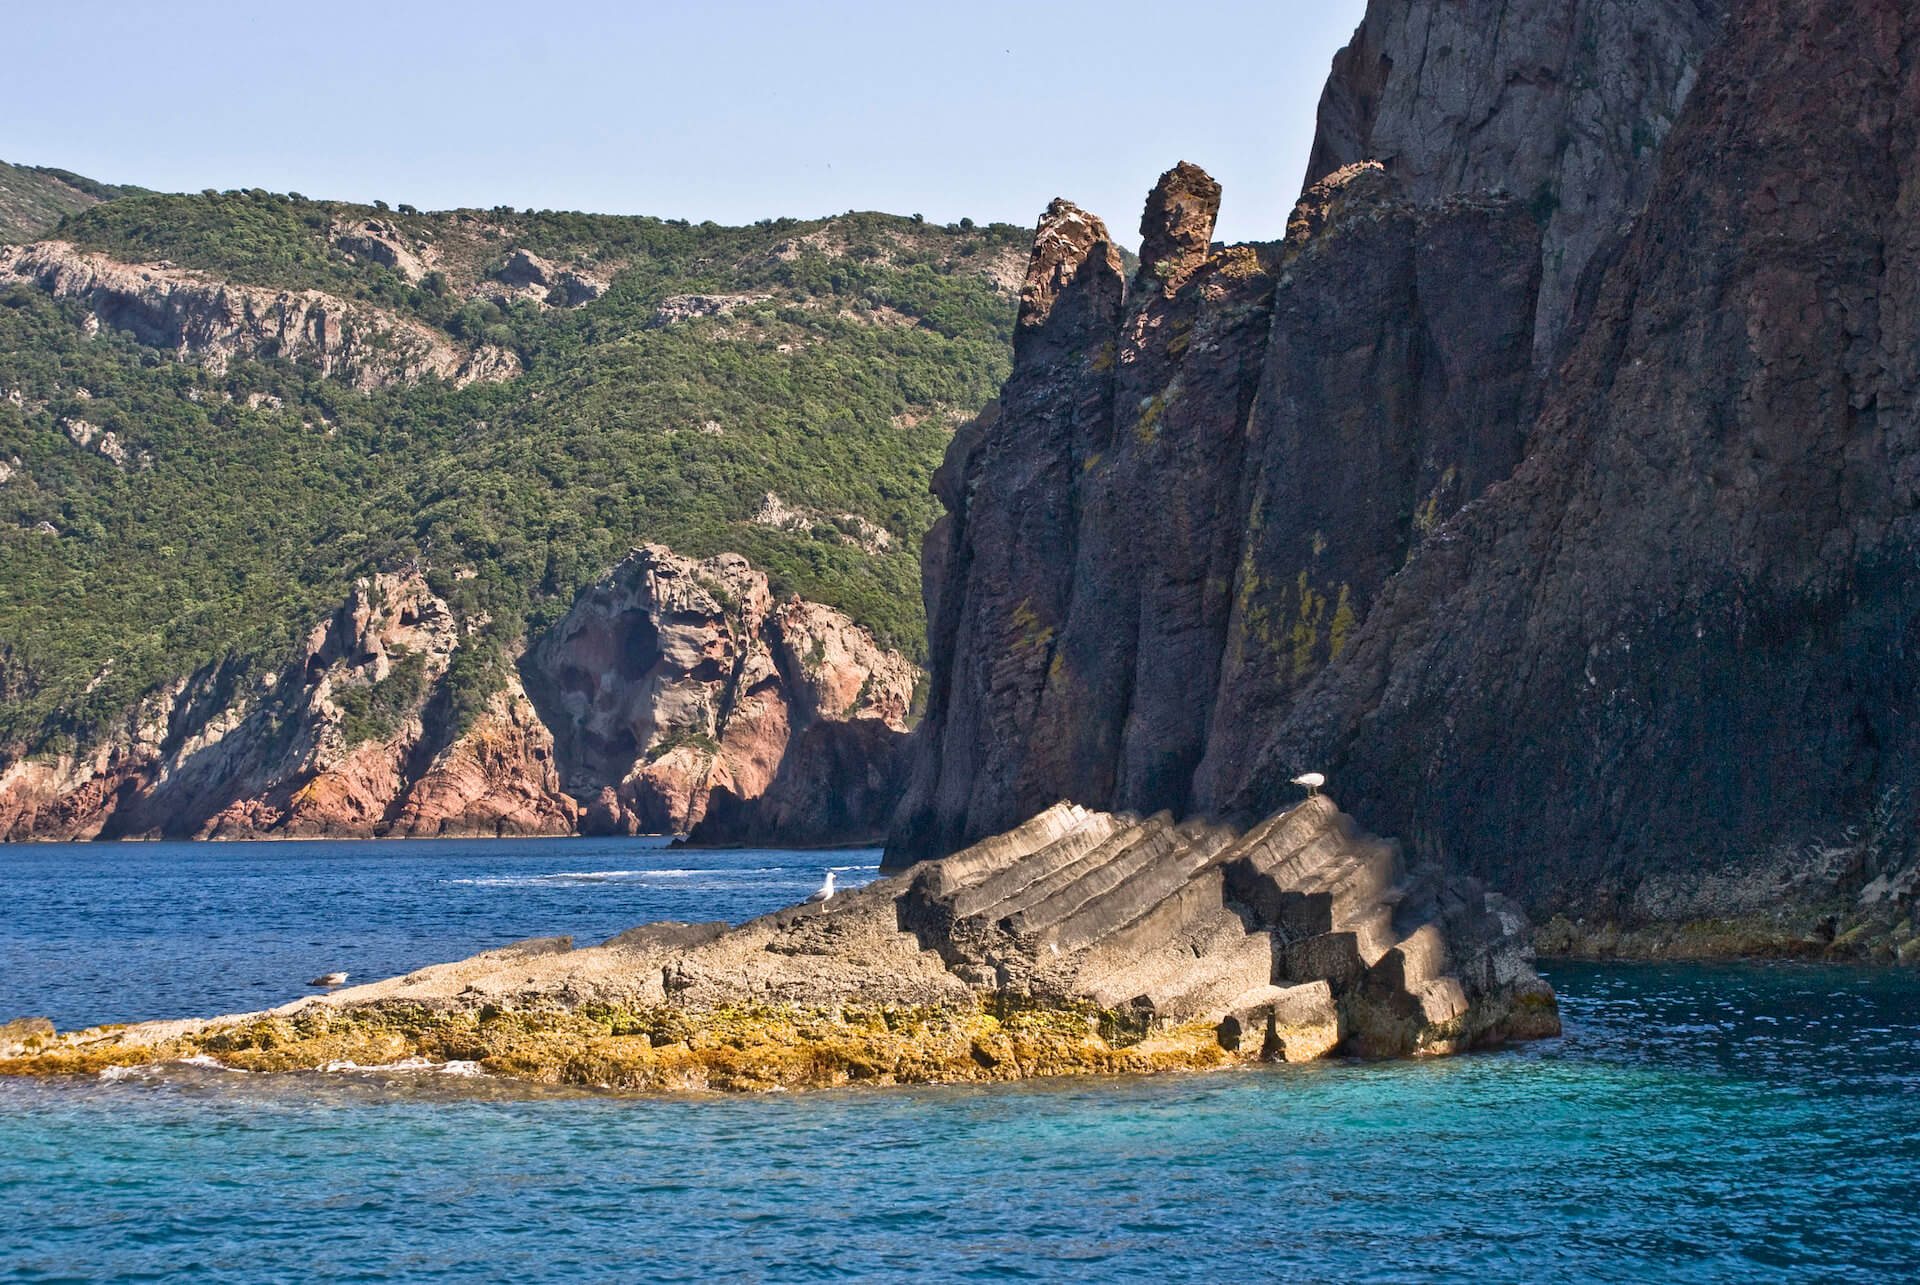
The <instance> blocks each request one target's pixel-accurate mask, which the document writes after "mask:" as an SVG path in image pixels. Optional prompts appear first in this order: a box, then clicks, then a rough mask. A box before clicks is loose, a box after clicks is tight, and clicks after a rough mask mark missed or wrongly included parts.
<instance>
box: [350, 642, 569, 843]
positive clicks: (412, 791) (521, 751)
mask: <svg viewBox="0 0 1920 1285" xmlns="http://www.w3.org/2000/svg"><path fill="white" fill-rule="evenodd" d="M578 817H579V809H578V807H577V805H575V804H574V802H573V800H572V799H571V798H569V797H568V796H567V795H566V794H565V793H564V792H563V791H562V790H561V788H560V772H559V768H558V766H557V765H556V761H555V758H554V753H553V735H552V733H550V732H548V731H547V728H546V725H545V724H543V723H542V722H541V721H540V718H539V715H538V714H536V713H535V712H534V708H533V702H531V701H529V700H528V699H527V694H526V692H525V691H524V690H523V689H522V688H521V686H520V680H519V678H518V677H517V676H514V677H509V678H508V679H507V680H506V685H505V686H504V687H503V688H502V689H501V690H500V691H497V692H495V693H494V694H493V696H492V697H491V698H490V699H489V700H488V703H487V707H486V709H485V710H484V711H483V712H482V713H481V714H480V716H479V717H478V718H477V719H475V720H474V724H473V726H472V727H470V728H469V729H467V731H466V732H465V733H464V734H462V735H461V736H459V737H457V738H455V739H454V741H453V742H452V743H451V744H450V745H448V746H446V747H445V748H444V749H442V750H441V751H440V752H439V753H437V754H435V755H434V757H433V759H432V761H431V762H430V763H429V764H428V766H427V769H426V771H425V772H423V773H421V774H420V776H419V778H418V779H417V780H415V781H414V782H413V784H412V786H411V787H410V788H409V789H408V790H407V792H406V794H405V796H404V797H403V798H402V799H401V802H400V808H399V812H398V813H397V815H395V816H394V820H393V823H392V825H391V827H390V828H389V829H388V830H387V833H388V835H390V836H392V837H395V838H407V839H415V838H458V837H468V836H477V835H531V834H567V833H570V832H572V830H573V828H574V825H575V822H576V821H577V820H578Z"/></svg>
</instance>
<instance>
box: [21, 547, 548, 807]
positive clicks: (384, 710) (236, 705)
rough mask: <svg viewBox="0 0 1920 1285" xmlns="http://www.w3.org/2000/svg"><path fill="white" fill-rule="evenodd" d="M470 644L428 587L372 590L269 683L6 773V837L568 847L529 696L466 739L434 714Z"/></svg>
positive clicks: (241, 685)
mask: <svg viewBox="0 0 1920 1285" xmlns="http://www.w3.org/2000/svg"><path fill="white" fill-rule="evenodd" d="M461 645H462V635H461V633H460V631H459V629H458V627H457V626H456V624H455V621H454V618H453V613H452V612H451V611H450V610H449V609H448V607H447V604H446V603H445V602H444V601H442V600H441V599H439V598H438V597H436V596H435V595H434V594H433V593H432V592H431V591H430V590H429V589H428V588H427V586H426V584H425V583H424V581H422V580H421V578H420V577H419V576H418V575H415V574H392V575H382V576H379V577H376V578H374V579H372V580H369V581H363V582H362V583H361V584H360V585H359V586H358V587H357V588H356V589H355V591H354V593H353V594H352V596H351V597H350V598H349V599H348V601H347V602H346V603H345V604H344V605H343V606H342V607H341V608H340V609H339V610H338V611H337V612H335V613H334V614H333V615H332V616H330V617H329V618H327V619H326V620H324V621H321V622H320V623H319V624H317V625H315V627H314V629H313V631H312V633H311V635H310V636H309V637H308V639H307V641H306V643H305V645H304V647H303V648H302V649H301V650H300V651H299V653H298V654H297V655H296V656H295V657H294V658H293V659H292V661H291V663H290V664H289V665H288V666H287V667H286V668H285V669H284V670H283V671H281V672H280V673H278V674H275V675H272V676H270V677H267V678H264V679H262V678H259V677H256V676H251V675H247V674H245V673H242V672H240V671H238V670H237V669H235V668H234V667H231V666H228V667H219V668H214V669H211V670H209V671H207V672H204V673H201V674H198V675H195V676H194V677H192V678H191V679H186V680H182V681H180V682H178V683H176V684H174V685H172V686H170V687H168V688H166V689H163V690H161V691H160V692H157V693H155V694H154V695H153V696H151V697H149V698H148V699H147V700H146V701H145V702H143V703H142V704H141V706H140V707H139V708H138V710H137V711H136V712H135V714H134V716H133V717H132V718H131V719H130V720H129V723H128V725H127V726H126V727H125V728H124V729H122V730H121V731H119V732H117V733H116V734H114V735H113V736H110V737H108V738H106V739H105V740H104V741H103V742H102V743H101V744H100V745H99V746H97V747H95V748H94V749H93V750H92V751H91V752H90V753H89V754H87V755H85V756H83V757H79V758H75V757H73V756H63V757H61V758H57V759H54V760H51V761H34V760H20V761H16V762H14V763H11V764H9V765H8V766H7V767H6V768H5V769H4V771H0V834H4V836H5V837H7V838H9V839H30V838H31V839H92V838H119V837H128V836H150V835H154V836H157V835H164V836H169V837H193V838H255V837H262V836H269V835H271V836H285V837H309V838H321V837H328V838H366V837H371V836H374V835H384V834H389V833H396V832H397V833H400V834H426V835H449V836H452V835H481V834H484V835H492V834H503V833H504V834H564V833H568V832H570V831H571V830H572V828H573V822H574V817H575V814H576V812H577V809H576V807H575V805H574V803H573V801H572V800H571V799H570V798H568V797H567V796H566V795H564V794H562V793H560V792H559V789H558V781H557V777H556V774H555V770H554V765H553V754H552V742H551V738H549V737H548V736H547V735H546V732H545V729H544V728H542V727H541V726H540V724H539V722H538V720H537V719H535V718H534V717H533V716H532V709H531V706H530V705H529V704H528V702H527V700H526V697H525V695H524V693H522V692H521V691H520V690H519V687H518V684H517V683H512V682H510V683H509V684H508V686H507V687H506V689H505V690H503V691H501V692H498V693H496V694H495V695H494V696H493V698H492V702H491V704H490V705H489V706H488V708H487V709H486V710H485V711H484V712H483V713H482V714H481V716H480V717H479V718H478V719H477V720H476V721H475V722H474V724H473V725H472V726H471V727H469V728H465V729H453V728H449V727H446V726H444V721H445V720H444V718H442V717H441V715H440V714H439V713H438V712H437V711H438V709H439V707H438V706H437V705H436V703H435V702H436V699H437V697H438V693H439V686H440V682H441V679H442V678H443V677H444V676H445V674H446V672H447V668H448V665H449V663H450V662H451V659H452V656H453V654H454V652H455V651H456V650H457V649H458V648H459V647H460V646H461Z"/></svg>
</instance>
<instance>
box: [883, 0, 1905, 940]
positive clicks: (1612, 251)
mask: <svg viewBox="0 0 1920 1285" xmlns="http://www.w3.org/2000/svg"><path fill="white" fill-rule="evenodd" d="M1496 8H1498V9H1499V12H1500V15H1501V18H1500V20H1499V21H1492V20H1484V21H1483V16H1482V15H1478V14H1476V15H1475V16H1474V17H1473V19H1472V20H1471V21H1468V20H1466V19H1465V18H1463V17H1462V16H1461V14H1462V12H1464V11H1457V6H1450V5H1446V4H1440V3H1428V2H1426V0H1376V2H1375V3H1373V4H1372V5H1370V7H1369V11H1368V15H1367V19H1366V21H1365V22H1364V23H1363V25H1362V27H1361V29H1360V31H1359V32H1358V33H1357V35H1356V38H1355V41H1354V43H1353V44H1352V45H1351V46H1349V48H1348V49H1347V50H1346V51H1344V52H1343V53H1342V54H1341V56H1340V57H1339V58H1338V59H1337V60H1336V64H1335V69H1334V73H1333V76H1332V78H1331V80H1330V82H1329V84H1328V87H1327V90H1326V94H1325V96H1324V98H1323V101H1322V111H1321V119H1320V131H1319V136H1318V139H1317V141H1316V144H1315V149H1314V162H1313V165H1312V170H1311V172H1310V174H1309V175H1308V179H1309V182H1308V185H1307V188H1306V191H1305V193H1304V195H1303V197H1302V199H1301V201H1300V204H1299V206H1298V207H1297V209H1296V210H1295V212H1294V215H1293V217H1292V220H1291V221H1290V223H1289V226H1288V228H1287V229H1286V234H1285V236H1284V237H1283V238H1281V239H1278V240H1276V241H1273V242H1267V243H1259V244H1251V245H1242V246H1218V245H1214V244H1211V240H1210V230H1209V229H1210V223H1211V216H1212V212H1213V208H1214V206H1215V204H1216V203H1217V200H1218V189H1217V187H1216V186H1215V185H1214V184H1212V182H1211V180H1209V179H1208V178H1207V177H1206V176H1205V175H1204V174H1203V173H1201V172H1199V171H1198V170H1197V169H1195V168H1194V167H1192V166H1189V165H1185V164H1182V165H1180V166H1176V167H1175V168H1174V169H1172V170H1170V171H1168V173H1167V174H1166V175H1165V176H1164V177H1163V178H1162V180H1161V183H1160V185H1159V186H1158V187H1157V188H1156V189H1155V191H1154V193H1153V194H1152V195H1151V196H1150V197H1149V198H1148V201H1147V205H1146V213H1145V216H1144V218H1143V220H1142V223H1141V235H1142V238H1143V249H1142V257H1141V268H1140V271H1139V272H1138V273H1136V274H1135V275H1134V276H1133V278H1132V280H1130V281H1129V280H1127V279H1126V278H1125V276H1124V274H1123V272H1122V270H1121V268H1120V266H1119V262H1118V259H1117V257H1116V256H1115V254H1114V252H1113V249H1112V244H1111V238H1110V237H1109V235H1108V233H1107V231H1106V229H1105V226H1104V225H1103V224H1102V223H1101V222H1100V221H1099V220H1098V219H1097V218H1095V217H1094V216H1092V215H1091V214H1089V213H1086V212H1084V211H1080V210H1078V209H1076V208H1075V207H1072V206H1071V205H1070V204H1068V203H1065V202H1056V203H1055V204H1054V206H1053V207H1052V208H1050V209H1049V211H1048V212H1047V214H1046V215H1045V216H1044V217H1043V218H1042V220H1041V223H1040V229H1039V234H1038V236H1037V238H1036V242H1035V247H1034V252H1033V256H1032V260H1031V266H1030V270H1029V273H1028V276H1027V280H1026V285H1025V289H1024V291H1023V294H1022V301H1021V313H1020V318H1019V323H1018V326H1017V331H1016V346H1015V367H1014V371H1013V373H1012V375H1011V377H1010V379H1009V381H1008V383H1007V385H1006V388H1005V391H1004V393H1003V395H1002V397H1001V399H1000V402H999V404H998V406H997V407H996V408H995V410H994V411H993V412H992V413H990V414H989V415H986V416H983V417H982V418H981V420H980V421H979V422H977V423H976V424H975V425H973V426H972V427H971V428H969V429H966V430H963V431H962V432H961V433H960V434H957V435H956V438H955V441H954V444H953V448H952V449H951V450H950V451H949V453H948V456H947V460H946V463H945V465H944V467H943V469H942V470H941V473H940V475H939V476H938V477H937V478H936V482H935V489H936V493H937V494H938V495H939V496H940V498H941V500H942V502H943V503H944V504H945V506H946V508H947V510H948V514H947V517H946V518H945V519H944V520H943V521H942V522H941V523H940V524H938V525H936V527H935V528H934V529H933V531H932V533H931V534H930V535H929V537H928V545H927V557H926V559H925V565H926V569H927V571H926V577H925V580H926V586H927V606H928V617H929V621H930V638H929V641H930V647H929V654H930V669H931V677H930V684H929V702H928V713H927V718H926V720H925V722H924V723H923V725H922V731H921V734H920V736H919V738H918V740H917V743H916V747H915V762H914V766H913V771H912V775H911V778H910V785H909V788H908V793H907V796H906V800H905V802H904V804H903V806H902V809H901V811H900V813H899V815H898V817H897V819H896V824H895V828H894V831H893V836H892V839H891V842H890V848H889V852H890V857H889V859H890V860H892V861H894V862H896V863H898V862H904V861H907V860H911V859H912V858H914V857H915V856H918V855H922V854H929V853H939V852H943V851H949V850H951V849H952V848H954V847H956V846H958V845H961V844H964V843H967V842H970V841H972V840H973V839H975V838H977V837H978V836H980V835H981V834H984V833H988V832H991V831H993V830H995V829H998V828H1001V827H1003V826H1005V825H1007V824H1009V823H1010V822H1011V821H1013V820H1016V819H1018V818H1019V817H1020V816H1023V815H1026V814H1027V813H1029V812H1031V811H1032V810H1033V809H1034V808H1036V807H1038V806H1043V805H1044V803H1045V802H1046V801H1047V800H1049V799H1051V798H1054V797H1060V796H1065V797H1070V798H1073V799H1076V800H1079V801H1081V802H1083V803H1086V804H1087V805H1089V806H1096V807H1116V808H1128V809H1134V810H1140V811H1152V810H1156V809H1160V808H1166V809H1171V810H1172V811H1173V812H1174V813H1175V814H1177V815H1192V816H1200V817H1211V818H1220V819H1227V820H1236V819H1237V820H1241V821H1244V820H1246V819H1248V818H1252V817H1257V816H1261V815H1264V814H1265V813H1266V812H1267V811H1269V810H1270V809H1271V808H1272V806H1274V805H1275V804H1276V803H1277V802H1278V801H1279V800H1280V799H1281V798H1282V797H1283V796H1284V792H1285V791H1286V790H1287V789H1288V788H1290V787H1288V786H1287V784H1286V782H1287V781H1288V780H1289V778H1290V777H1292V776H1293V775H1295V774H1296V773H1298V772H1300V771H1302V770H1305V769H1319V770H1322V771H1324V772H1326V773H1327V775H1328V777H1329V779H1330V780H1332V781H1333V782H1334V783H1335V784H1336V786H1337V787H1338V788H1340V789H1341V790H1342V792H1343V796H1344V797H1347V798H1349V799H1352V800H1355V805H1354V806H1355V811H1356V813H1357V814H1358V815H1359V816H1360V818H1361V819H1362V820H1363V821H1364V822H1365V823H1366V824H1368V825H1369V826H1373V827H1375V828H1378V829H1381V830H1383V831H1386V832H1392V833H1398V834H1402V835H1405V836H1407V839H1408V842H1409V845H1410V848H1411V850H1412V851H1413V852H1414V853H1415V854H1417V855H1418V856H1420V857H1422V858H1424V859H1431V860H1435V861H1443V862H1447V863H1450V864H1452V865H1453V866H1455V867H1457V868H1459V869H1462V870H1464V871H1468V872H1471V873H1473V874H1476V875H1478V876H1480V877H1482V878H1485V879H1486V880H1487V881H1488V882H1489V883H1490V884H1491V885H1492V886H1494V887H1498V888H1500V889H1502V890H1505V891H1507V892H1510V893H1511V894H1512V895H1514V896H1516V897H1517V898H1518V899H1520V900H1521V901H1522V902H1523V903H1524V904H1525V905H1526V906H1527V907H1528V908H1529V910H1530V911H1531V912H1532V913H1533V914H1534V916H1535V917H1536V918H1537V919H1540V920H1546V919H1549V918H1551V917H1553V916H1555V915H1564V916H1566V920H1565V922H1566V923H1567V924H1568V925H1569V926H1571V927H1572V928H1575V929H1578V931H1577V932H1572V931H1569V932H1560V933H1558V934H1557V935H1555V936H1554V937H1553V939H1552V940H1553V941H1554V942H1556V943H1559V944H1560V945H1562V946H1564V947H1566V948H1570V949H1571V948H1576V947H1574V946H1572V945H1569V943H1573V942H1575V940H1576V938H1577V939H1579V940H1587V941H1601V940H1610V941H1614V942H1621V941H1625V942H1635V941H1644V942H1665V943H1669V944H1672V943H1677V942H1681V941H1684V940H1690V939H1692V938H1690V937H1689V936H1688V934H1687V933H1682V932H1680V931H1678V930H1679V928H1680V927H1681V926H1682V925H1688V924H1692V925H1694V926H1695V928H1696V929H1697V930H1698V931H1696V932H1695V933H1694V934H1693V937H1699V938H1707V937H1715V936H1716V933H1715V930H1713V929H1712V927H1711V925H1714V924H1720V925H1723V926H1727V925H1746V927H1744V928H1741V929H1739V930H1738V931H1735V930H1733V929H1732V928H1728V929H1727V930H1726V931H1724V932H1719V933H1718V934H1717V940H1721V941H1726V942H1733V941H1739V940H1744V941H1748V942H1752V943H1764V942H1769V941H1813V942H1821V941H1839V942H1854V943H1856V944H1859V943H1861V942H1862V941H1864V942H1866V943H1867V946H1868V947H1870V953H1872V952H1878V953H1882V954H1897V953H1898V951H1900V950H1901V949H1904V944H1905V943H1906V942H1907V941H1909V940H1911V938H1912V935H1913V914H1914V908H1915V906H1914V890H1915V887H1916V885H1917V884H1920V849H1917V848H1916V843H1915V840H1914V837H1913V836H1914V833H1915V831H1914V817H1915V813H1914V811H1913V794H1912V788H1911V787H1912V782H1913V781H1914V779H1915V773H1914V761H1915V753H1916V741H1915V738H1914V735H1913V725H1914V720H1913V719H1912V718H1911V717H1910V715H1911V713H1912V711H1913V708H1914V701H1913V698H1912V691H1913V690H1914V683H1913V681H1912V675H1911V673H1910V670H1911V668H1912V666H1911V661H1910V656H1909V653H1910V651H1911V648H1909V647H1907V646H1906V645H1905V643H1904V642H1903V640H1904V639H1905V638H1906V637H1907V636H1908V634H1909V633H1910V632H1911V629H1912V624H1913V620H1914V618H1915V603H1914V602H1913V601H1912V595H1911V594H1910V593H1909V592H1907V591H1906V590H1905V589H1904V588H1903V586H1904V585H1906V584H1907V583H1908V581H1909V580H1910V579H1911V577H1909V576H1906V575H1905V574H1904V572H1903V571H1902V570H1901V569H1902V568H1905V567H1907V566H1909V565H1910V564H1911V562H1912V560H1913V558H1914V557H1915V547H1914V543H1913V540H1912V538H1911V537H1912V531H1911V530H1910V529H1909V528H1910V526H1911V512H1912V510H1913V508H1914V505H1915V503H1916V499H1915V496H1916V494H1920V492H1916V491H1915V488H1914V487H1913V486H1912V485H1910V482H1909V477H1908V475H1909V474H1910V473H1911V472H1912V471H1913V462H1914V461H1913V449H1912V446H1913V443H1912V442H1911V441H1910V440H1909V439H1910V438H1911V436H1912V434H1911V432H1910V431H1909V430H1910V427H1911V420H1912V407H1913V405H1914V403H1915V395H1916V391H1917V389H1916V375H1915V363H1914V361H1913V355H1912V353H1911V351H1909V350H1910V349H1911V344H1909V343H1907V342H1906V340H1905V339H1904V338H1903V337H1902V336H1905V335H1906V334H1907V332H1908V330H1909V329H1910V327H1906V326H1905V323H1904V321H1903V318H1905V317H1906V315H1907V313H1908V311H1910V303H1911V300H1910V298H1909V296H1910V295H1911V294H1912V290H1911V285H1912V279H1913V276H1914V274H1913V271H1912V269H1911V265H1910V264H1909V259H1910V258H1911V257H1912V252H1913V247H1914V240H1915V231H1914V227H1915V225H1914V221H1913V208H1912V207H1913V201H1912V193H1911V192H1910V190H1909V188H1910V186H1911V184H1910V183H1908V182H1907V181H1906V179H1905V178H1904V177H1903V176H1905V175H1906V174H1908V173H1909V172H1910V170H1911V168H1912V165H1911V163H1910V162H1911V161H1912V159H1913V157H1912V150H1913V142H1914V140H1913V131H1912V130H1911V128H1910V127H1909V123H1908V122H1909V121H1910V119H1911V117H1912V112H1911V111H1910V110H1909V109H1910V108H1911V106H1912V103H1913V97H1912V96H1913V93H1914V86H1915V84H1916V69H1915V63H1914V59H1913V49H1914V47H1915V46H1914V44H1913V43H1912V37H1913V36H1914V35H1915V34H1920V31H1916V28H1915V23H1916V21H1917V20H1916V18H1915V16H1914V14H1913V13H1912V12H1911V11H1910V9H1909V8H1908V7H1906V6H1903V5H1899V4H1893V3H1886V4H1874V5H1868V6H1865V7H1861V6H1849V5H1839V4H1833V3H1820V2H1817V0H1747V2H1746V3H1741V4H1735V5H1731V6H1726V7H1725V8H1724V9H1723V8H1722V7H1721V6H1718V5H1714V4H1691V3H1686V4H1666V3H1654V2H1652V0H1648V2H1645V3H1635V4H1629V5H1594V4H1586V3H1581V2H1579V0H1554V2H1553V3H1548V4H1541V5H1529V6H1507V7H1499V6H1496ZM1509 9H1511V13H1509V12H1508V10H1509ZM1835 85H1839V86H1840V88H1839V89H1838V90H1834V88H1833V87H1834V86H1835ZM1582 924H1585V925H1586V927H1584V928H1581V927H1579V926H1580V925H1582ZM1756 925H1759V926H1763V927H1764V931H1760V930H1758V929H1757V928H1756V927H1755V926H1756ZM1882 947H1884V948H1885V950H1881V948H1882ZM1650 948H1651V947H1650ZM1674 948H1678V947H1674ZM1663 949H1664V947H1663Z"/></svg>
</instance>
